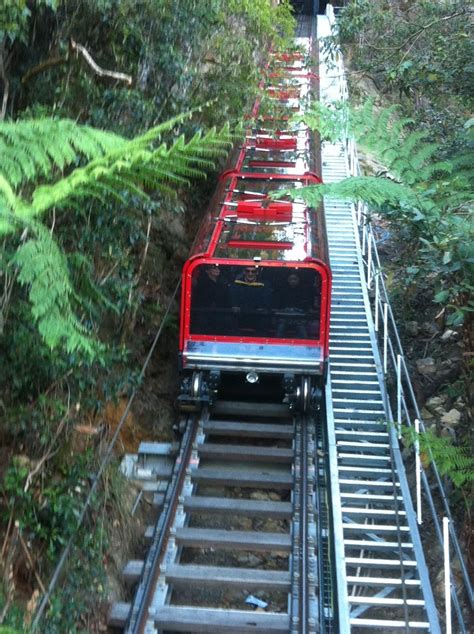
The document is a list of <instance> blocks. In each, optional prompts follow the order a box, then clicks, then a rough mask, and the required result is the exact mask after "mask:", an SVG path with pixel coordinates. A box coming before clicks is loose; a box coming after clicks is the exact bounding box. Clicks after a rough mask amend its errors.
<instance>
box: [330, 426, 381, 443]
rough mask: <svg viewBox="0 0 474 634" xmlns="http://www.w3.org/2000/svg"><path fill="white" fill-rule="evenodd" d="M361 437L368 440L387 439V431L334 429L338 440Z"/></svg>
mask: <svg viewBox="0 0 474 634" xmlns="http://www.w3.org/2000/svg"><path fill="white" fill-rule="evenodd" d="M357 437H362V438H363V439H364V440H367V441H369V442H377V441H378V440H388V434H387V432H379V431H376V432H367V431H360V430H357V431H355V430H351V429H348V430H342V431H341V430H338V429H336V438H337V439H340V440H352V439H353V438H357Z"/></svg>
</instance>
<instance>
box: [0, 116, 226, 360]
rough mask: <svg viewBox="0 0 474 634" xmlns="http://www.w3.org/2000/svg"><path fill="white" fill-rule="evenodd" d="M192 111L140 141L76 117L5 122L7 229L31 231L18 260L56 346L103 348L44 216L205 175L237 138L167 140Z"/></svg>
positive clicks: (0, 195) (0, 138)
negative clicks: (78, 309) (79, 310)
mask: <svg viewBox="0 0 474 634" xmlns="http://www.w3.org/2000/svg"><path fill="white" fill-rule="evenodd" d="M192 114H193V112H187V113H183V114H181V115H178V116H176V117H174V118H173V119H170V120H169V121H165V122H164V123H161V124H160V125H157V126H155V127H153V128H152V129H150V130H147V131H146V132H145V133H144V134H142V135H139V136H137V137H135V138H133V139H126V138H124V137H120V136H118V135H115V134H112V133H109V132H104V131H101V130H95V129H93V128H90V127H87V126H81V125H78V124H76V123H74V122H73V121H69V120H54V119H40V120H32V121H19V122H15V123H0V235H6V234H11V235H13V234H15V233H20V232H24V231H25V229H26V230H27V235H28V239H27V240H26V241H25V242H23V243H22V244H21V246H20V247H19V248H18V250H17V252H16V254H15V256H14V257H13V259H12V261H11V264H12V265H13V266H15V267H17V268H18V270H19V274H18V281H19V282H20V283H21V284H23V285H25V286H26V287H27V288H28V289H29V299H30V302H31V305H32V315H33V318H34V319H35V321H36V322H37V324H38V328H39V331H40V332H41V334H42V336H43V337H44V339H45V341H46V342H47V344H48V345H49V346H51V347H56V346H59V345H64V346H65V348H66V349H67V350H68V351H74V350H78V349H81V350H82V351H84V352H85V353H87V354H88V355H93V354H94V352H95V351H97V350H98V345H97V344H95V343H94V342H93V340H92V339H91V338H90V336H89V333H88V332H87V331H86V329H85V327H84V326H83V325H82V323H81V322H80V320H79V318H78V317H77V316H76V315H75V314H74V311H73V308H72V303H73V300H74V297H75V292H74V289H73V287H72V285H71V281H70V278H69V272H68V263H67V260H66V257H65V254H64V253H63V251H62V250H61V249H60V248H59V246H58V245H57V243H56V242H55V241H54V238H53V237H52V236H51V234H50V232H49V231H48V230H47V229H46V227H45V226H44V225H42V224H41V222H40V221H41V217H42V216H43V215H44V214H46V213H47V212H48V211H50V210H53V209H54V210H55V211H56V212H57V211H60V210H65V209H67V208H71V207H77V206H80V205H81V204H84V203H85V202H87V201H90V200H91V199H95V200H98V201H99V202H102V203H105V202H106V201H107V200H109V199H110V198H115V199H117V200H119V201H120V202H121V203H125V202H127V197H129V195H130V194H132V195H134V196H137V197H140V198H143V199H147V198H148V196H149V194H148V192H147V191H146V190H148V191H150V190H158V191H161V192H163V193H164V194H166V195H170V194H174V193H175V189H176V187H182V186H184V185H189V183H190V181H191V179H194V178H197V177H204V176H205V172H206V170H208V169H209V168H212V167H213V165H214V160H215V159H216V158H217V157H219V156H221V155H223V154H225V153H226V152H227V151H228V149H229V147H230V146H231V144H232V141H233V139H234V138H235V137H234V135H232V134H231V133H230V131H229V128H228V126H225V127H224V128H222V129H221V130H219V131H217V130H215V129H214V128H213V129H211V130H209V131H208V132H207V133H206V134H202V133H200V132H197V133H196V134H195V135H194V136H193V137H192V138H191V139H189V140H186V139H185V138H184V136H178V137H177V138H176V139H175V140H174V141H173V142H172V143H171V144H167V143H165V142H164V141H163V135H164V134H165V133H168V132H170V131H174V130H175V128H176V127H177V126H178V125H179V124H180V123H182V122H183V121H185V120H186V119H189V118H190V117H191V116H192ZM65 170H67V172H68V173H67V174H66V175H63V172H64V171H65Z"/></svg>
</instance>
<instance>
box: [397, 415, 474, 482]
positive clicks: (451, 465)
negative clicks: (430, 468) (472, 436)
mask: <svg viewBox="0 0 474 634" xmlns="http://www.w3.org/2000/svg"><path fill="white" fill-rule="evenodd" d="M403 437H404V440H405V442H406V444H407V446H409V447H410V446H412V445H413V444H414V443H415V441H416V440H418V442H419V447H420V452H421V453H422V454H423V455H424V456H425V458H426V461H427V462H428V463H431V462H434V463H435V464H436V466H437V468H438V470H439V472H440V474H441V475H446V476H448V477H450V478H451V480H452V481H453V483H454V484H455V485H456V486H458V487H461V486H464V485H466V484H469V483H471V482H474V457H472V455H471V453H470V451H469V449H468V448H467V447H465V446H463V445H455V444H453V441H452V440H451V439H450V438H444V437H442V436H437V435H436V433H435V432H434V431H433V430H431V429H427V430H426V431H424V432H420V433H419V434H417V433H416V431H415V430H414V429H413V428H412V427H408V428H404V429H403Z"/></svg>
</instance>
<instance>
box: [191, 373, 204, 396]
mask: <svg viewBox="0 0 474 634" xmlns="http://www.w3.org/2000/svg"><path fill="white" fill-rule="evenodd" d="M190 396H191V398H201V396H202V372H198V371H196V372H193V376H192V377H191V388H190Z"/></svg>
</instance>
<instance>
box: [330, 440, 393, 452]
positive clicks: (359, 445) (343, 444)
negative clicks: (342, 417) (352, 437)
mask: <svg viewBox="0 0 474 634" xmlns="http://www.w3.org/2000/svg"><path fill="white" fill-rule="evenodd" d="M336 444H337V447H338V448H339V449H344V450H346V451H347V450H348V449H352V450H353V451H364V452H366V453H373V452H375V453H378V452H382V451H388V450H389V449H390V445H389V444H388V443H380V442H350V441H348V440H339V441H337V443H336Z"/></svg>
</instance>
